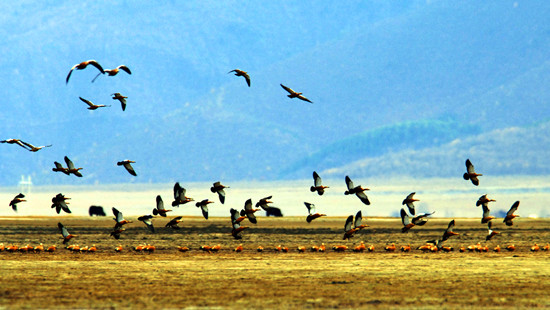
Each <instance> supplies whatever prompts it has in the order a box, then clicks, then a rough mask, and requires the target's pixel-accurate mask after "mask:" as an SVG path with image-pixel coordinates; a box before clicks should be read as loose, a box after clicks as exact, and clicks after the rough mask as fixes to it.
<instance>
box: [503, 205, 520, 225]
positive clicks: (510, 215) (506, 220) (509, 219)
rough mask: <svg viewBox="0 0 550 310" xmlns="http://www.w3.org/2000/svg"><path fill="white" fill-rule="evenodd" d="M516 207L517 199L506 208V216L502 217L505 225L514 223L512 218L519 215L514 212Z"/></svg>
mask: <svg viewBox="0 0 550 310" xmlns="http://www.w3.org/2000/svg"><path fill="white" fill-rule="evenodd" d="M518 207H519V201H516V202H514V204H513V205H512V206H511V207H510V210H508V212H507V213H506V217H505V218H504V221H503V222H504V223H505V224H506V226H512V225H514V222H513V220H514V218H516V217H519V215H516V214H514V212H516V210H517V209H518Z"/></svg>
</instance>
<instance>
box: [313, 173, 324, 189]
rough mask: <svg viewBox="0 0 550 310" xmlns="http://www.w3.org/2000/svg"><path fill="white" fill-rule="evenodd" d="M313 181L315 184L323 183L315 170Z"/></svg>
mask: <svg viewBox="0 0 550 310" xmlns="http://www.w3.org/2000/svg"><path fill="white" fill-rule="evenodd" d="M313 183H314V184H315V186H316V187H317V186H321V185H322V184H323V179H321V177H320V176H319V175H318V174H317V172H316V171H313Z"/></svg>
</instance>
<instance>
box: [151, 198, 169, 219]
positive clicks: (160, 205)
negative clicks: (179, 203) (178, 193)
mask: <svg viewBox="0 0 550 310" xmlns="http://www.w3.org/2000/svg"><path fill="white" fill-rule="evenodd" d="M156 200H157V206H156V208H154V209H153V215H160V216H162V217H166V213H167V212H170V211H172V210H166V209H165V208H164V202H163V201H162V197H160V195H157V199H156Z"/></svg>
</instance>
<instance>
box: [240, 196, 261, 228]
mask: <svg viewBox="0 0 550 310" xmlns="http://www.w3.org/2000/svg"><path fill="white" fill-rule="evenodd" d="M260 210H261V209H253V208H252V199H248V200H247V201H245V203H244V209H242V210H241V213H240V214H241V216H246V218H248V220H249V221H250V223H252V224H257V223H258V220H257V219H256V215H254V213H255V212H256V211H260Z"/></svg>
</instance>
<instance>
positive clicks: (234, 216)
mask: <svg viewBox="0 0 550 310" xmlns="http://www.w3.org/2000/svg"><path fill="white" fill-rule="evenodd" d="M229 212H230V213H231V223H235V222H236V221H237V219H238V218H239V216H240V215H239V211H237V210H236V209H233V208H231V209H230V210H229Z"/></svg>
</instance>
